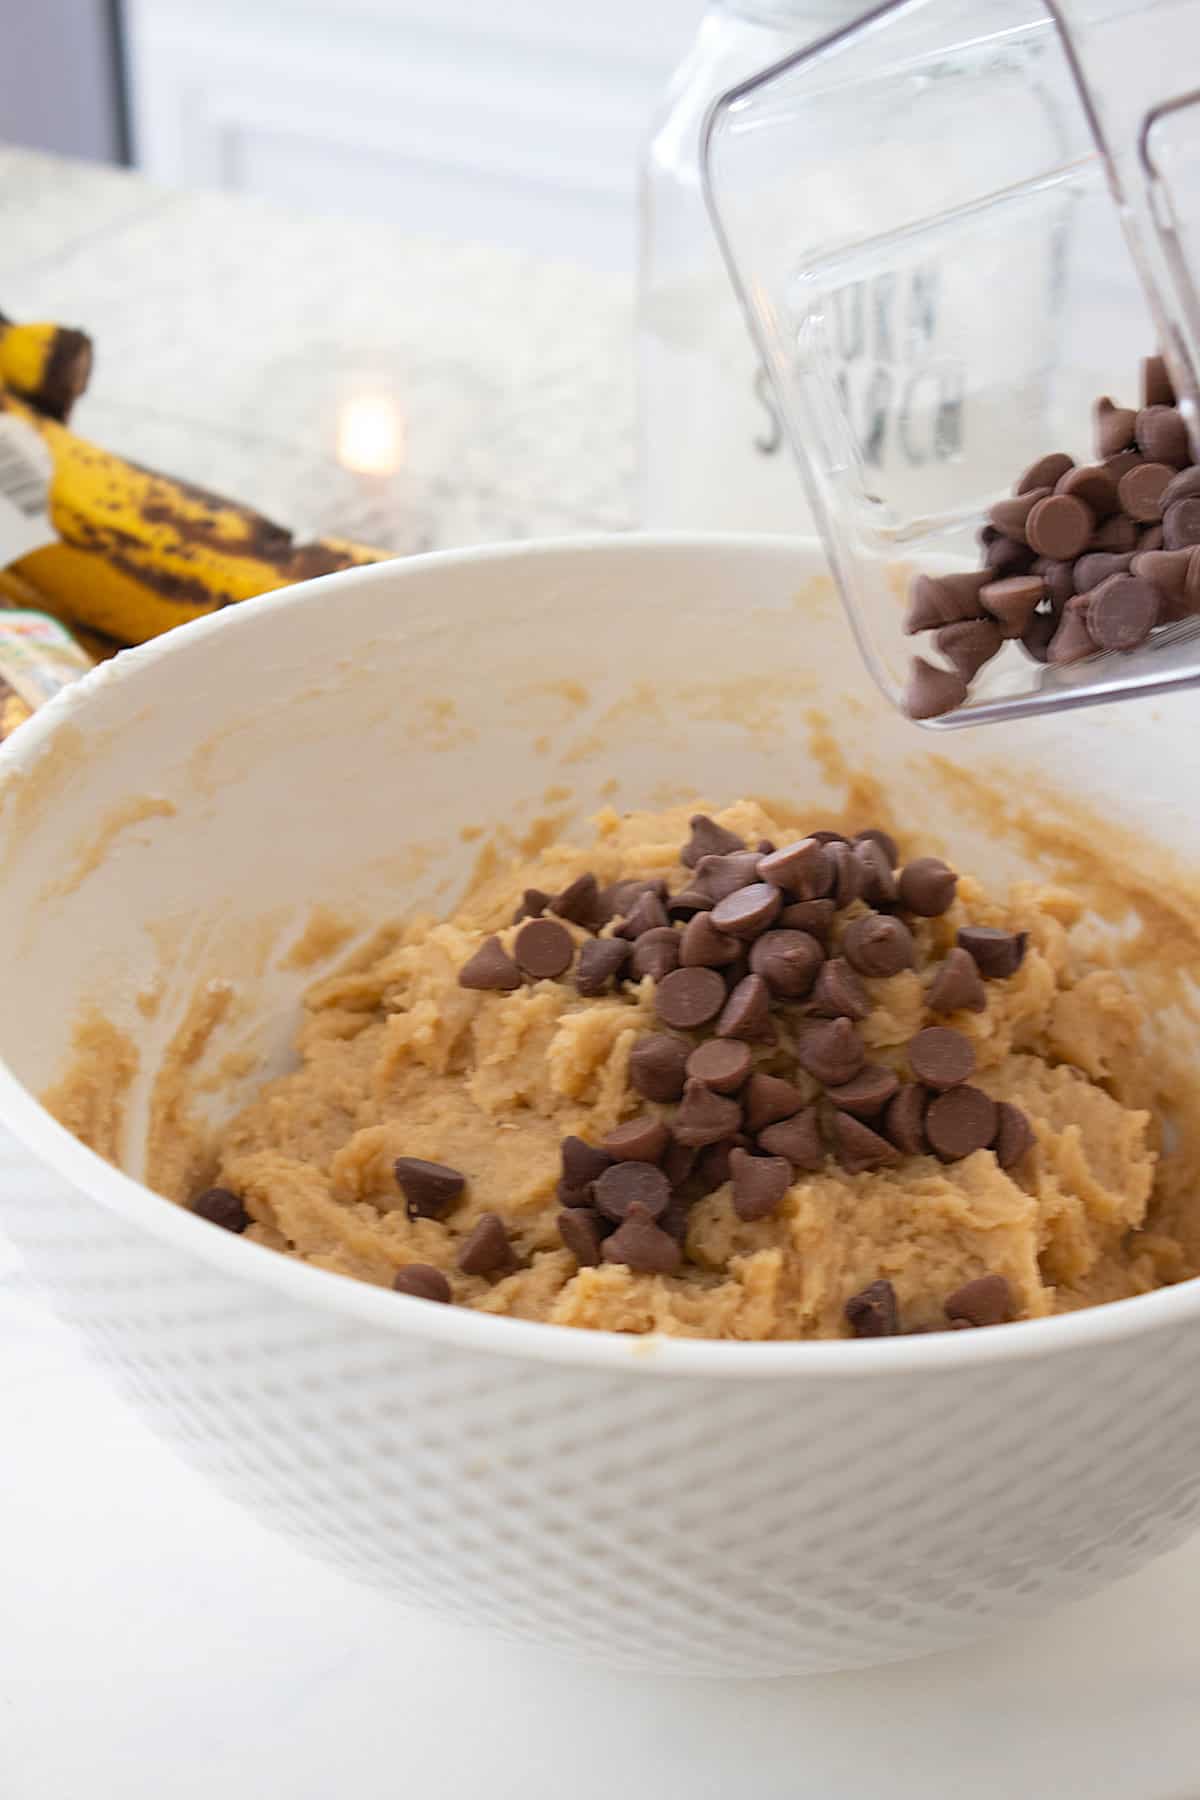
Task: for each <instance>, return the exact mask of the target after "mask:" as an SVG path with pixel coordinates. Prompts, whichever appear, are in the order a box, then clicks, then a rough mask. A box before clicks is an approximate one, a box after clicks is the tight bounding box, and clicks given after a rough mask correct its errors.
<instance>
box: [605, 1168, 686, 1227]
mask: <svg viewBox="0 0 1200 1800" xmlns="http://www.w3.org/2000/svg"><path fill="white" fill-rule="evenodd" d="M592 1191H593V1193H594V1194H595V1197H596V1209H597V1211H598V1212H601V1213H603V1215H604V1217H605V1218H606V1219H615V1220H617V1221H618V1222H619V1221H620V1220H621V1219H623V1218H625V1217H626V1215H627V1214H628V1212H629V1209H630V1207H631V1206H640V1207H642V1208H643V1209H644V1211H645V1212H646V1213H647V1214H648V1216H649V1217H650V1218H652V1219H656V1218H657V1217H658V1215H659V1214H660V1213H661V1212H664V1211H665V1210H666V1205H667V1201H668V1200H669V1199H670V1198H671V1184H670V1182H669V1181H668V1180H667V1178H666V1176H665V1175H664V1174H663V1171H662V1170H661V1169H658V1168H656V1167H655V1166H654V1164H653V1163H649V1162H617V1163H613V1164H612V1166H611V1168H607V1169H605V1171H604V1173H603V1175H601V1177H600V1179H599V1180H598V1181H597V1183H596V1185H595V1187H594V1188H593V1190H592Z"/></svg>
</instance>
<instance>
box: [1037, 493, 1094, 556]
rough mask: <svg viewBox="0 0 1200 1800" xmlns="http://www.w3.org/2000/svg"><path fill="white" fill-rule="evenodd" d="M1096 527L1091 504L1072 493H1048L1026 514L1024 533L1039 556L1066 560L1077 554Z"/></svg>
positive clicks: (1083, 547)
mask: <svg viewBox="0 0 1200 1800" xmlns="http://www.w3.org/2000/svg"><path fill="white" fill-rule="evenodd" d="M1095 528H1096V520H1095V515H1094V514H1093V512H1092V510H1091V508H1090V507H1088V506H1085V505H1084V504H1083V501H1082V500H1079V499H1077V498H1076V496H1075V495H1074V494H1050V495H1049V496H1048V497H1047V498H1046V499H1045V500H1039V501H1038V503H1037V505H1036V506H1035V507H1034V508H1033V511H1032V512H1031V513H1030V515H1029V520H1028V524H1027V526H1026V530H1025V535H1026V537H1027V538H1028V540H1029V543H1030V546H1031V548H1032V549H1034V550H1036V551H1037V553H1038V555H1039V556H1050V557H1053V559H1054V560H1055V562H1066V561H1069V560H1070V558H1071V557H1073V556H1078V555H1079V554H1080V553H1081V551H1083V550H1084V549H1085V547H1086V545H1087V541H1088V539H1089V538H1090V537H1091V535H1092V532H1093V531H1094V530H1095Z"/></svg>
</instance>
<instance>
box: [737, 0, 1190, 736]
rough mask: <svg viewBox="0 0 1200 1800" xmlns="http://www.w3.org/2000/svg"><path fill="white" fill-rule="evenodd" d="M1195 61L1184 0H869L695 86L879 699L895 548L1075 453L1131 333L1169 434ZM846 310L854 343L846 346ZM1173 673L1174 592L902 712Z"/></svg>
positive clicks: (914, 542) (982, 705) (1022, 706)
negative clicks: (1089, 643)
mask: <svg viewBox="0 0 1200 1800" xmlns="http://www.w3.org/2000/svg"><path fill="white" fill-rule="evenodd" d="M1196 74H1200V9H1198V8H1197V7H1196V6H1195V5H1193V4H1191V3H1190V0H1154V3H1151V4H1144V5H1137V4H1131V3H1130V0H1073V3H1071V4H1069V5H1067V4H1051V3H1050V0H889V3H888V4H884V5H881V6H878V7H876V8H875V10H874V11H873V12H871V13H869V14H867V15H866V16H865V17H864V18H863V19H861V20H860V21H859V22H858V23H857V24H855V25H853V26H851V27H849V28H847V29H845V30H843V31H839V32H836V33H833V34H831V35H830V36H828V37H827V38H825V39H824V40H822V41H820V42H818V43H817V44H815V45H813V46H811V47H808V48H806V49H803V50H801V51H799V52H796V53H794V54H793V55H790V56H789V57H787V58H786V59H785V60H783V61H782V62H779V63H777V64H776V65H774V67H772V68H771V69H768V70H766V71H765V72H763V73H760V74H758V75H756V76H753V77H751V78H750V79H748V80H746V81H745V82H743V83H741V84H740V85H739V86H738V87H736V88H734V89H732V90H731V91H730V92H729V93H727V94H726V95H725V96H723V97H722V98H721V99H720V100H719V101H718V102H717V103H716V105H715V106H714V108H713V110H712V112H711V113H710V115H709V119H708V122H707V127H706V134H705V151H704V168H705V181H706V190H707V197H708V201H709V206H710V211H711V214H712V217H713V221H714V224H715V226H716V229H717V233H718V236H719V237H720V239H721V242H722V247H723V250H724V253H725V256H726V259H727V262H728V265H729V268H730V272H731V274H732V276H733V278H734V281H735V283H736V285H737V287H738V289H739V292H740V295H741V298H742V303H743V307H744V310H745V313H746V317H747V320H748V323H749V325H750V328H751V330H752V332H753V334H754V337H755V339H756V340H757V343H758V347H759V351H760V354H761V355H762V357H763V360H764V362H765V364H766V366H767V368H768V369H769V371H770V373H771V376H772V379H773V381H774V384H775V387H776V398H777V402H778V405H779V409H780V412H781V415H782V418H783V421H784V426H785V429H786V431H787V433H788V436H789V438H790V440H791V444H792V447H793V449H794V451H795V453H796V456H797V458H798V460H799V463H800V468H801V472H802V474H803V477H804V480H805V485H806V487H807V490H808V495H809V500H810V504H811V506H812V510H813V513H814V515H815V517H816V519H817V522H818V525H819V528H820V530H821V533H822V535H823V537H824V540H825V543H826V547H827V549H828V552H829V557H830V561H831V564H832V567H833V570H834V573H835V576H836V579H837V582H838V585H839V588H840V590H841V594H842V598H843V601H844V603H845V605H846V609H847V612H848V614H849V617H850V621H851V624H852V625H853V627H854V630H855V632H856V634H857V636H858V640H859V643H860V646H861V648H862V650H863V654H864V656H865V658H866V660H867V662H868V665H869V666H870V668H871V671H872V673H873V674H874V676H875V678H876V680H877V681H878V682H879V684H880V686H881V687H882V688H883V690H884V692H885V693H886V694H888V695H889V697H890V698H892V699H893V700H894V701H896V702H897V703H899V702H900V698H901V695H902V693H903V689H904V684H905V680H906V675H907V670H908V666H909V659H910V656H911V654H912V652H913V649H914V640H913V639H912V638H910V637H907V636H906V635H905V632H904V629H903V618H904V612H905V592H906V589H907V586H908V583H909V580H910V578H911V576H912V574H913V572H914V571H925V572H927V573H931V574H938V573H946V572H950V571H952V570H957V569H978V568H979V567H980V564H981V555H982V552H981V548H980V543H979V532H980V528H981V526H982V525H983V523H984V521H985V518H986V514H987V512H988V510H989V508H990V507H991V506H992V504H993V503H994V502H995V501H997V500H999V499H1001V498H1002V497H1003V496H1004V495H1005V494H1011V493H1012V491H1013V484H1014V482H1015V481H1016V480H1017V478H1018V477H1019V475H1020V474H1021V473H1022V471H1023V470H1024V469H1025V468H1026V467H1027V465H1030V464H1032V463H1034V462H1035V461H1036V460H1037V459H1038V458H1040V457H1042V456H1044V455H1046V454H1047V453H1048V452H1051V451H1065V452H1067V453H1069V454H1070V455H1071V456H1072V457H1074V459H1075V461H1076V462H1077V463H1081V464H1090V463H1092V462H1094V461H1096V460H1097V458H1096V454H1095V451H1094V447H1093V429H1094V425H1093V414H1094V408H1095V403H1096V401H1097V398H1098V397H1099V396H1103V395H1111V396H1112V397H1113V398H1114V399H1115V400H1116V401H1117V403H1118V404H1119V405H1127V406H1131V407H1135V408H1136V407H1137V406H1139V405H1140V403H1141V402H1140V398H1139V395H1138V391H1137V390H1138V381H1139V366H1140V362H1141V359H1142V358H1143V357H1144V356H1146V355H1148V354H1149V353H1151V352H1153V351H1154V350H1155V349H1156V348H1161V350H1162V352H1163V354H1164V356H1165V359H1166V362H1167V366H1168V369H1169V373H1170V376H1171V379H1172V382H1173V385H1174V388H1175V392H1176V394H1177V396H1178V399H1179V405H1180V408H1181V410H1182V412H1183V414H1184V417H1185V419H1186V420H1187V422H1188V425H1189V428H1190V430H1191V435H1192V443H1193V456H1194V455H1195V444H1196V433H1195V420H1196V383H1195V376H1194V370H1195V369H1196V367H1197V348H1198V343H1200V301H1198V299H1197V294H1196V290H1195V288H1194V286H1193V283H1192V278H1191V273H1190V271H1191V268H1192V267H1193V266H1197V265H1196V264H1195V262H1194V259H1193V257H1192V254H1191V252H1192V251H1193V250H1195V251H1196V253H1197V255H1200V246H1197V245H1196V244H1195V243H1194V239H1195V238H1196V234H1197V232H1200V165H1198V157H1200V131H1197V129H1196V127H1197V124H1200V92H1193V91H1192V89H1191V85H1190V82H1191V80H1192V79H1194V76H1195V75H1196ZM871 332H873V333H874V342H873V353H872V355H871V357H869V358H865V359H860V360H859V361H858V362H854V361H853V360H849V361H848V358H847V354H846V351H847V345H848V343H850V342H851V341H853V340H855V339H857V338H859V337H861V336H862V335H863V334H865V333H871ZM848 370H849V371H850V372H851V374H850V378H849V379H848ZM855 372H857V377H858V378H857V379H856V378H855ZM885 400H886V404H881V402H883V401H885ZM881 421H883V425H884V428H881ZM921 648H922V654H924V649H923V645H922V646H921ZM934 660H936V656H935V658H934ZM1197 682H1200V619H1197V618H1196V617H1191V618H1187V619H1185V620H1183V621H1181V622H1179V623H1174V624H1170V625H1167V626H1165V627H1160V628H1159V629H1157V630H1156V631H1155V632H1154V634H1153V636H1152V637H1151V638H1150V639H1149V640H1148V641H1147V642H1146V643H1145V644H1143V645H1142V646H1141V647H1140V648H1138V649H1136V650H1135V651H1133V652H1132V653H1130V654H1122V655H1118V654H1115V653H1109V654H1104V655H1095V656H1092V657H1089V658H1088V659H1087V660H1086V661H1081V662H1077V663H1072V664H1068V665H1060V666H1047V665H1044V664H1042V663H1039V662H1037V661H1035V660H1034V659H1033V658H1032V657H1031V656H1029V655H1028V654H1027V653H1026V652H1025V651H1024V650H1023V649H1022V647H1021V645H1020V644H1018V643H1015V642H1013V643H1006V644H1005V646H1004V648H1003V650H1002V651H1001V653H1000V654H999V655H998V656H997V657H995V659H994V660H993V661H992V662H990V663H989V664H988V665H987V666H986V667H985V668H984V669H983V671H982V673H981V674H980V675H979V676H978V677H977V678H976V681H975V682H974V684H973V686H972V691H971V697H970V699H969V701H968V702H967V704H965V705H963V706H960V707H958V708H957V709H956V710H955V711H952V712H949V713H947V714H945V715H944V716H943V717H941V718H938V719H936V720H933V721H930V722H931V723H933V724H935V725H936V726H938V727H941V728H946V727H957V726H961V725H966V724H975V723H980V722H983V721H985V720H989V719H995V718H1000V717H1004V716H1010V715H1012V714H1014V713H1020V712H1040V711H1044V710H1046V709H1047V708H1049V707H1052V706H1057V705H1071V704H1084V703H1088V702H1092V701H1099V700H1108V699H1111V698H1114V697H1116V696H1117V695H1120V694H1131V693H1139V692H1146V691H1148V690H1155V689H1162V688H1168V687H1173V686H1177V685H1180V684H1190V683H1197Z"/></svg>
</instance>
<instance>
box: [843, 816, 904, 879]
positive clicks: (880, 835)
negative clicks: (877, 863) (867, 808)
mask: <svg viewBox="0 0 1200 1800" xmlns="http://www.w3.org/2000/svg"><path fill="white" fill-rule="evenodd" d="M854 842H855V843H856V844H876V845H878V847H879V849H880V850H881V851H882V852H883V860H884V862H886V864H887V866H888V868H889V869H894V868H895V867H896V864H897V863H898V862H899V861H900V851H899V848H898V846H897V843H896V840H895V838H894V837H893V836H892V834H891V832H890V831H883V830H882V829H881V828H880V827H879V826H878V825H868V826H867V827H866V829H865V830H864V831H856V832H855V834H854Z"/></svg>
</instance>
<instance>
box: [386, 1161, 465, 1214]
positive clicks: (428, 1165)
mask: <svg viewBox="0 0 1200 1800" xmlns="http://www.w3.org/2000/svg"><path fill="white" fill-rule="evenodd" d="M392 1170H393V1173H394V1174H395V1177H396V1183H397V1186H398V1187H399V1189H400V1192H401V1193H402V1194H403V1195H404V1210H405V1212H406V1213H407V1214H408V1217H409V1218H410V1219H440V1218H441V1217H442V1216H443V1214H445V1213H446V1212H448V1211H449V1209H450V1208H451V1207H452V1206H453V1205H454V1202H455V1201H456V1200H457V1199H458V1198H459V1197H460V1195H461V1194H462V1191H463V1189H464V1188H465V1187H466V1185H467V1178H466V1176H465V1175H463V1174H461V1173H460V1171H459V1170H458V1169H451V1168H448V1167H447V1166H446V1164H445V1163H436V1162H425V1161H424V1160H423V1158H421V1157H419V1156H398V1157H397V1158H396V1160H395V1162H394V1163H393V1164H392Z"/></svg>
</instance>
